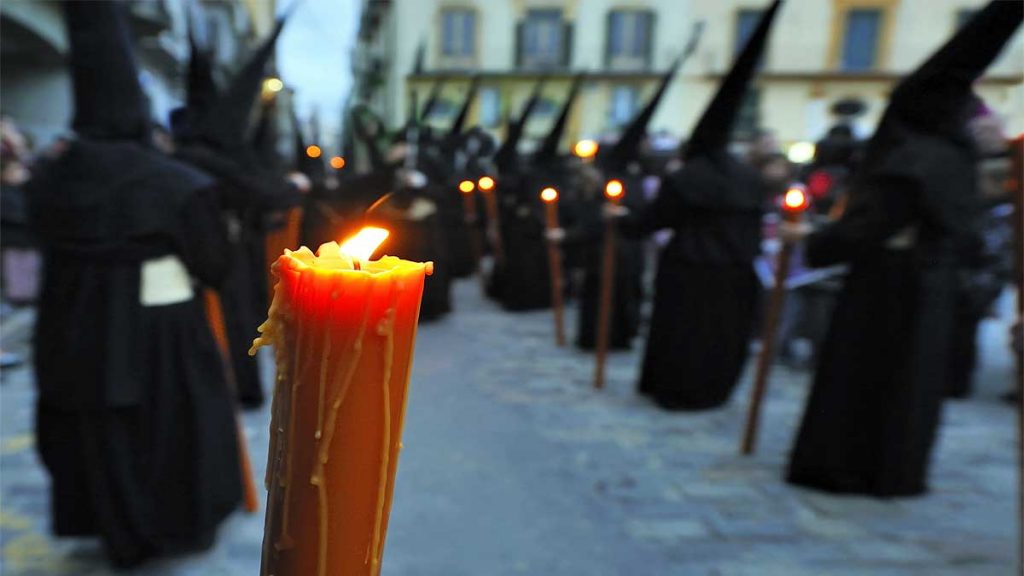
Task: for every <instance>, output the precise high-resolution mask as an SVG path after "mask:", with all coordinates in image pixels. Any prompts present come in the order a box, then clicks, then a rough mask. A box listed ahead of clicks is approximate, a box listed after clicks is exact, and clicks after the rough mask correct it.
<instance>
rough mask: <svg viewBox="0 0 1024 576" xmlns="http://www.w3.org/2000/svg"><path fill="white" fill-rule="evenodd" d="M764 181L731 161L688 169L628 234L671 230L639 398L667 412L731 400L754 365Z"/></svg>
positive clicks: (705, 160)
mask: <svg viewBox="0 0 1024 576" xmlns="http://www.w3.org/2000/svg"><path fill="white" fill-rule="evenodd" d="M760 190H761V185H760V177H759V175H758V174H757V173H756V172H755V171H754V170H753V169H752V168H750V167H749V166H746V165H745V164H743V163H741V162H739V161H738V160H736V159H734V158H732V157H731V156H729V155H728V154H726V153H723V154H722V155H721V156H719V157H716V158H712V157H708V156H702V157H699V158H694V159H692V160H690V161H689V162H688V163H687V165H686V167H685V168H683V169H682V170H680V171H678V172H676V173H674V174H671V175H669V176H668V177H666V178H665V180H664V182H663V183H662V186H661V191H660V193H659V194H658V197H657V199H656V200H655V201H654V202H652V203H651V205H649V206H648V207H647V208H646V209H645V210H644V211H643V212H642V215H641V217H640V218H639V220H638V221H635V222H633V223H626V224H627V225H626V227H625V231H626V232H627V233H629V232H630V231H635V230H640V231H643V232H650V231H653V230H657V229H663V228H671V229H672V230H673V237H672V240H671V241H670V242H669V243H668V245H667V246H665V248H664V249H663V250H662V251H661V254H660V256H659V260H658V272H657V276H656V279H655V292H654V309H653V311H652V313H651V326H650V332H649V334H648V337H647V348H646V350H645V352H644V359H643V367H642V371H641V376H640V384H639V391H640V393H642V394H646V395H649V396H650V397H651V398H652V399H653V400H654V401H655V402H657V403H658V404H659V405H661V406H662V407H664V408H668V409H673V410H701V409H707V408H714V407H717V406H720V405H722V404H723V403H725V402H727V401H728V400H729V397H730V396H731V395H732V391H733V389H734V388H735V386H736V383H737V381H738V380H739V376H740V373H741V372H742V370H743V366H744V364H745V363H746V359H747V348H748V345H749V340H750V335H751V331H752V329H753V320H754V316H755V314H754V312H755V310H756V307H757V303H758V301H759V299H758V295H759V293H760V288H759V284H758V280H757V277H756V275H755V273H754V269H753V265H752V263H753V260H754V258H755V257H756V255H757V254H758V253H759V251H760V242H761V214H762V211H761V195H760Z"/></svg>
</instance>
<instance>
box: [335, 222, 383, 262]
mask: <svg viewBox="0 0 1024 576" xmlns="http://www.w3.org/2000/svg"><path fill="white" fill-rule="evenodd" d="M388 235H390V232H388V231H387V230H385V229H384V228H377V227H375V226H367V227H365V228H363V229H362V230H360V231H359V232H358V233H357V234H356V235H355V236H353V237H351V238H349V239H348V240H345V241H344V242H342V244H341V247H340V248H339V249H338V250H339V251H340V252H341V253H342V254H344V255H345V256H348V257H350V258H353V259H356V260H369V259H370V256H372V255H373V253H374V251H376V250H377V248H379V247H380V245H381V244H382V243H383V242H384V241H385V240H387V238H388Z"/></svg>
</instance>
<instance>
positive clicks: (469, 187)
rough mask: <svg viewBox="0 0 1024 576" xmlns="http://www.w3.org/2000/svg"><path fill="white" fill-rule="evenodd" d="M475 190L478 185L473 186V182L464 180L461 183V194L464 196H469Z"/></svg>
mask: <svg viewBox="0 0 1024 576" xmlns="http://www.w3.org/2000/svg"><path fill="white" fill-rule="evenodd" d="M475 188H476V185H475V184H473V181H472V180H463V181H462V182H459V192H462V193H463V194H469V193H470V192H472V191H473V190H474V189H475Z"/></svg>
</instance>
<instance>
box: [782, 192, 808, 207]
mask: <svg viewBox="0 0 1024 576" xmlns="http://www.w3.org/2000/svg"><path fill="white" fill-rule="evenodd" d="M809 204H810V202H809V201H808V199H807V193H806V192H804V191H803V190H802V189H800V188H795V187H794V188H790V189H789V190H786V195H785V196H783V197H782V207H783V209H785V210H786V211H787V212H800V211H802V210H804V209H805V208H807V206H808V205H809Z"/></svg>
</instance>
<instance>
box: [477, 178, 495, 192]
mask: <svg viewBox="0 0 1024 576" xmlns="http://www.w3.org/2000/svg"><path fill="white" fill-rule="evenodd" d="M476 184H477V186H478V187H479V188H480V189H481V190H483V191H484V192H488V191H490V190H493V189H494V178H491V177H490V176H484V177H483V178H480V180H479V181H477V183H476Z"/></svg>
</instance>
